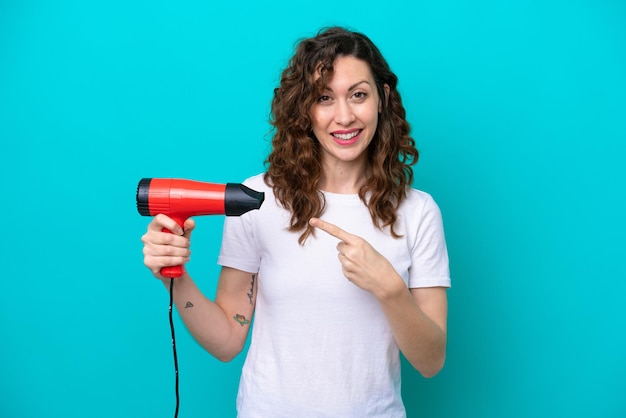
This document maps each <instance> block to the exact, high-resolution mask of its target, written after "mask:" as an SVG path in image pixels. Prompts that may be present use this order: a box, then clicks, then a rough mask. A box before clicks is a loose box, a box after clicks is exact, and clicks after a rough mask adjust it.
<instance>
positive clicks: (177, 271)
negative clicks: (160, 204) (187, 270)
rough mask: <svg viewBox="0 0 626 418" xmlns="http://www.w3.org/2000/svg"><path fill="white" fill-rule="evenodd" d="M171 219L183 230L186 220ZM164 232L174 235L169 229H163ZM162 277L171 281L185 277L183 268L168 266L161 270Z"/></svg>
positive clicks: (173, 217) (174, 217)
mask: <svg viewBox="0 0 626 418" xmlns="http://www.w3.org/2000/svg"><path fill="white" fill-rule="evenodd" d="M171 218H172V219H173V220H175V221H176V223H177V224H178V225H180V227H181V228H182V227H183V225H184V224H185V221H186V218H180V217H176V216H171ZM162 231H163V232H167V233H169V234H171V233H172V231H170V230H169V229H167V228H163V229H162ZM161 275H163V276H165V277H169V278H171V279H177V278H179V277H180V276H182V275H183V266H182V265H181V266H168V267H163V268H161Z"/></svg>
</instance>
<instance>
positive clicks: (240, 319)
mask: <svg viewBox="0 0 626 418" xmlns="http://www.w3.org/2000/svg"><path fill="white" fill-rule="evenodd" d="M233 318H235V321H237V322H239V325H241V326H242V327H243V326H244V325H248V324H249V323H250V321H249V320H248V319H246V317H245V316H243V315H239V314H237V315H235V316H233Z"/></svg>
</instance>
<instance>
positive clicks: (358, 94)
mask: <svg viewBox="0 0 626 418" xmlns="http://www.w3.org/2000/svg"><path fill="white" fill-rule="evenodd" d="M352 97H354V98H355V99H357V100H365V99H366V98H367V93H366V92H364V91H357V92H355V93H354V94H353V95H352Z"/></svg>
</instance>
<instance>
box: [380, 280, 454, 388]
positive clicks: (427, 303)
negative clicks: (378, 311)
mask: <svg viewBox="0 0 626 418" xmlns="http://www.w3.org/2000/svg"><path fill="white" fill-rule="evenodd" d="M394 273H395V272H394ZM398 279H399V280H400V282H401V286H398V288H397V290H396V291H392V292H390V293H389V294H386V295H385V296H382V297H378V300H379V302H380V304H381V306H382V308H383V311H384V312H385V316H386V317H387V320H388V321H389V324H390V325H391V329H392V332H393V336H394V338H395V340H396V343H397V344H398V347H400V350H401V351H402V354H404V356H405V357H406V359H407V360H408V361H409V363H411V365H412V366H413V367H414V368H415V369H417V370H418V371H419V372H420V373H421V374H422V375H423V376H424V377H432V376H434V375H436V374H437V373H439V371H440V370H441V369H442V367H443V364H444V362H445V358H446V341H447V325H446V323H447V314H448V302H447V295H446V289H445V288H442V287H431V288H422V289H410V290H409V289H407V288H406V286H405V285H404V283H403V282H402V280H401V279H400V278H399V276H398Z"/></svg>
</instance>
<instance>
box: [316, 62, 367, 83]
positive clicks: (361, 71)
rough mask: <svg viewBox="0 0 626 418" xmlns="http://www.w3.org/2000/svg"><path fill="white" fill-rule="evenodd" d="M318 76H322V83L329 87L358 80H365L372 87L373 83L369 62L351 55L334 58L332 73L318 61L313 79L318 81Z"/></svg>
mask: <svg viewBox="0 0 626 418" xmlns="http://www.w3.org/2000/svg"><path fill="white" fill-rule="evenodd" d="M320 78H322V83H323V84H325V85H326V86H330V87H332V86H333V85H342V84H344V83H354V82H360V81H367V82H369V83H370V84H371V85H372V87H374V85H375V83H374V76H373V75H372V70H371V68H370V66H369V64H368V63H367V62H366V61H363V60H361V59H359V58H356V57H353V56H351V55H348V56H339V57H337V58H335V60H334V61H333V65H332V73H328V72H327V71H325V69H324V67H323V64H321V63H320V65H318V67H317V71H316V73H315V75H314V81H318V80H319V79H320Z"/></svg>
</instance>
